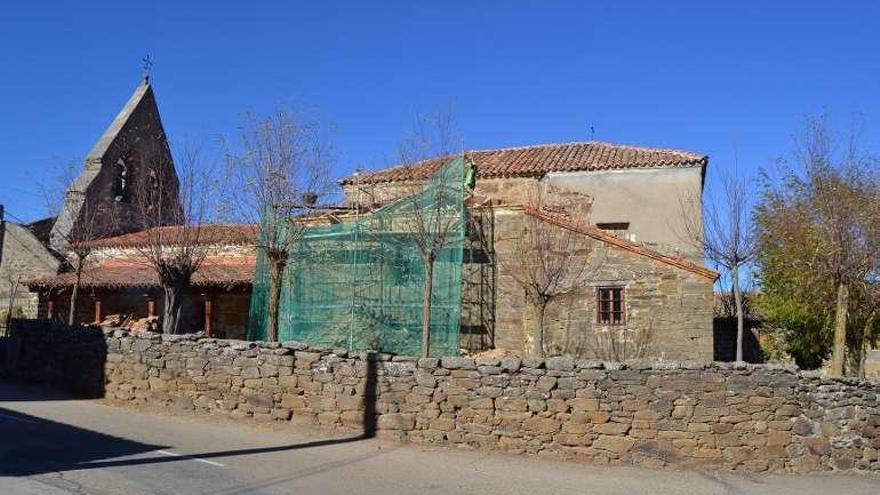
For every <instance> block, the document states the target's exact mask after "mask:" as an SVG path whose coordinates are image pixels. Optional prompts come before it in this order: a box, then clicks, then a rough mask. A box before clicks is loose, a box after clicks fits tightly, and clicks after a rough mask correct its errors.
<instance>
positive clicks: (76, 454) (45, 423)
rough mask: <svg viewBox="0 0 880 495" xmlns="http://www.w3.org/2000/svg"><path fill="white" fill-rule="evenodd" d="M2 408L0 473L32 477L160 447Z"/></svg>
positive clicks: (80, 467)
mask: <svg viewBox="0 0 880 495" xmlns="http://www.w3.org/2000/svg"><path fill="white" fill-rule="evenodd" d="M163 447H164V446H162V445H151V444H145V443H140V442H134V441H131V440H126V439H124V438H118V437H114V436H111V435H106V434H104V433H98V432H95V431H90V430H86V429H83V428H78V427H76V426H71V425H67V424H64V423H57V422H55V421H50V420H47V419H44V418H40V417H37V416H31V415H28V414H22V413H20V412H16V411H11V410H9V409H4V408H0V475H11V476H29V475H34V474H41V473H47V472H56V471H69V470H72V469H82V468H83V467H88V466H89V464H88V463H90V462H93V461H96V460H100V459H111V458H114V457H123V456H130V455H136V454H142V453H145V452H151V451H154V450H157V449H161V448H163Z"/></svg>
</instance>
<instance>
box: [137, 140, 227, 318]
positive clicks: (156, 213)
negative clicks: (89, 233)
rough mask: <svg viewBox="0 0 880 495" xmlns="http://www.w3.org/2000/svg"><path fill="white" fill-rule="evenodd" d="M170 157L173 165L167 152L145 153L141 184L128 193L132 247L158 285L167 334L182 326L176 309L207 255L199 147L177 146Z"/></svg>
mask: <svg viewBox="0 0 880 495" xmlns="http://www.w3.org/2000/svg"><path fill="white" fill-rule="evenodd" d="M175 158H176V160H175V162H176V166H175V164H173V163H167V162H166V160H171V155H170V154H168V153H163V152H161V150H157V152H155V153H149V154H148V155H147V156H146V157H145V158H144V159H145V165H146V166H145V167H144V168H145V170H148V173H147V174H146V176H145V177H144V182H145V183H144V184H141V185H140V187H139V188H138V190H137V191H135V197H134V199H135V202H136V212H137V213H136V215H137V220H138V222H139V224H140V227H141V228H142V229H143V234H142V235H143V236H144V241H143V242H142V243H139V244H137V246H136V248H135V249H136V250H137V252H138V254H139V256H140V258H141V259H142V260H143V262H145V263H146V264H148V265H149V266H151V267H152V268H153V269H154V270H155V271H156V274H157V276H158V278H159V283H160V284H161V285H162V288H163V291H164V308H163V314H162V332H163V333H169V334H176V333H181V332H182V331H184V330H185V329H183V328H181V326H180V322H181V318H180V317H181V311H182V308H183V305H184V302H185V298H186V295H187V292H188V291H189V288H190V284H191V281H192V277H193V275H194V274H195V273H196V272H197V271H198V270H199V268H200V267H201V266H202V262H203V261H204V260H205V257H206V256H207V249H208V247H207V246H206V245H205V243H204V242H203V239H202V226H203V225H204V223H205V222H206V221H207V219H208V217H209V202H208V201H209V194H210V190H209V189H210V182H209V179H208V176H209V172H208V171H205V170H201V169H200V166H199V164H200V153H199V150H198V149H197V148H195V147H183V148H181V152H180V153H178V154H177V155H176V157H175ZM175 169H176V173H175Z"/></svg>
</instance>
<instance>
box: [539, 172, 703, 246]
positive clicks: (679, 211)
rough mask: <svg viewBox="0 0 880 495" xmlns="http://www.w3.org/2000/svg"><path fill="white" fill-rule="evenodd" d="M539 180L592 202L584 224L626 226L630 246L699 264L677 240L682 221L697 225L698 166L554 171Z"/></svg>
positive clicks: (681, 234)
mask: <svg viewBox="0 0 880 495" xmlns="http://www.w3.org/2000/svg"><path fill="white" fill-rule="evenodd" d="M544 180H545V181H547V182H549V183H550V184H552V185H554V186H556V187H560V188H565V189H569V190H571V191H574V192H579V193H583V194H587V195H588V196H590V197H592V198H593V204H592V209H591V218H590V219H589V221H590V223H593V224H597V223H610V222H629V233H631V234H634V237H635V239H634V240H635V241H637V242H645V243H650V244H656V245H658V246H660V247H664V248H667V249H672V250H673V251H679V252H680V253H681V254H682V255H684V256H686V257H688V258H690V259H693V260H695V261H699V262H702V261H703V259H702V254H701V253H699V252H698V251H696V250H695V249H694V248H693V247H692V246H691V243H689V242H687V241H686V240H685V239H683V237H686V236H685V235H684V234H685V230H686V229H685V223H686V222H685V220H684V219H685V218H686V216H691V217H693V218H695V219H696V221H697V222H698V224H699V225H700V226H701V225H702V211H701V208H700V206H699V205H700V203H701V201H702V168H701V167H681V168H657V169H635V170H609V171H590V172H555V173H550V174H547V176H546V177H545V179H544Z"/></svg>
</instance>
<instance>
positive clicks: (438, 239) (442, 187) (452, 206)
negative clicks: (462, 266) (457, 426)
mask: <svg viewBox="0 0 880 495" xmlns="http://www.w3.org/2000/svg"><path fill="white" fill-rule="evenodd" d="M456 141H457V138H456V137H455V123H454V117H453V114H452V112H451V110H445V111H441V112H438V113H437V114H435V115H432V116H429V117H422V118H419V119H417V123H416V127H415V130H414V132H413V133H412V134H411V135H409V136H407V137H406V138H405V139H404V141H403V143H402V144H401V146H400V147H399V149H398V155H399V164H400V166H401V167H412V168H416V167H428V168H429V169H431V170H432V171H434V172H435V175H434V176H433V182H430V181H429V182H427V183H424V184H419V183H413V184H410V191H409V192H410V193H411V195H410V196H409V197H408V198H407V199H406V200H405V201H406V206H405V207H404V208H402V209H401V210H399V211H400V213H399V216H398V221H399V222H400V224H401V225H402V229H403V231H404V232H406V233H407V234H408V235H409V238H411V239H412V242H413V243H414V244H415V247H416V248H417V250H418V253H419V257H420V258H421V260H422V263H423V264H424V266H425V275H424V277H425V278H424V284H423V287H422V331H421V355H422V357H427V356H428V355H430V352H431V312H432V309H431V308H432V302H433V292H434V290H433V288H434V269H435V266H436V263H437V258H438V256H439V255H440V254H441V253H442V252H443V251H444V250H445V249H448V248H449V247H450V246H452V245H454V244H455V243H456V242H463V232H464V227H465V223H464V222H465V216H464V214H463V210H464V203H463V198H464V191H463V189H464V167H462V169H461V171H462V173H461V175H460V176H448V174H449V173H453V172H454V171H457V170H459V169H458V168H457V167H452V168H445V167H447V166H450V165H451V164H452V162H453V161H454V160H464V156H463V152H461V151H459V152H458V153H457V154H454V153H453V146H455V142H456Z"/></svg>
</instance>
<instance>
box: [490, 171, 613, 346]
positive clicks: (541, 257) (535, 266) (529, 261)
mask: <svg viewBox="0 0 880 495" xmlns="http://www.w3.org/2000/svg"><path fill="white" fill-rule="evenodd" d="M549 187H550V186H548V185H546V184H536V185H535V187H534V189H533V190H532V191H531V192H530V196H531V197H530V198H529V202H530V204H529V206H528V208H529V211H528V212H527V213H530V214H526V215H524V217H523V218H524V220H523V222H524V224H523V228H522V231H521V232H519V233H517V235H515V236H514V237H513V238H511V239H506V240H504V242H506V243H508V245H509V246H510V247H509V249H510V251H511V256H509V257H508V256H498V258H497V259H498V261H499V263H500V264H501V266H502V267H503V268H504V270H505V271H506V272H507V273H509V274H510V275H511V277H513V279H514V280H515V281H516V283H517V284H518V285H519V286H520V287H521V288H522V289H523V291H524V293H525V299H526V303H527V304H528V306H529V308H530V309H531V310H532V312H533V313H534V314H533V316H534V328H533V329H532V332H531V333H532V337H533V341H532V354H533V355H534V356H535V357H543V356H544V343H545V342H544V340H545V333H546V332H545V316H546V313H547V308H548V306H549V305H550V304H551V303H553V302H554V301H557V300H559V299H560V298H562V297H563V296H565V295H566V294H569V293H571V292H572V291H573V290H575V289H576V288H578V287H582V286H583V285H584V281H585V280H586V279H587V278H588V277H589V274H590V273H591V272H592V271H594V270H596V269H597V268H598V266H599V265H600V263H599V262H598V261H597V260H594V259H592V257H591V254H592V253H593V248H592V240H591V239H589V238H588V237H587V236H585V235H583V234H581V233H578V232H574V231H573V230H570V229H565V228H562V227H560V226H558V225H554V224H553V223H550V222H548V221H547V219H548V218H556V219H560V218H561V219H563V220H566V221H568V215H567V214H566V213H565V212H564V211H562V210H560V209H559V208H553V205H552V204H550V203H552V201H551V199H550V198H549V195H550V194H551V193H550V192H549V191H548V188H549Z"/></svg>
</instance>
